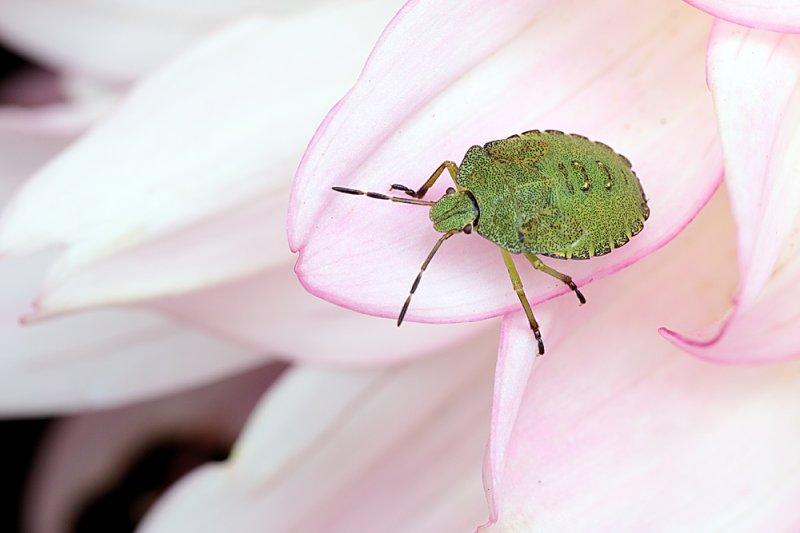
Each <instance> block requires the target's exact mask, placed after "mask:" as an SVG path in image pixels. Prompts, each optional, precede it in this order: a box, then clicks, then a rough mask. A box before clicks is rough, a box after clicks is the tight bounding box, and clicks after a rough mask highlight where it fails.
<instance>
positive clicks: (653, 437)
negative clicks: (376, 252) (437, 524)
mask: <svg viewBox="0 0 800 533" xmlns="http://www.w3.org/2000/svg"><path fill="white" fill-rule="evenodd" d="M725 211H726V206H725V202H724V197H723V196H721V195H720V196H719V197H718V198H717V199H716V201H715V202H712V203H711V204H709V206H708V208H707V209H706V210H704V211H703V213H701V215H700V217H698V219H697V221H696V222H695V223H693V224H692V225H691V226H690V227H689V228H688V229H687V231H686V232H684V233H683V234H682V235H681V236H680V238H679V239H677V240H676V242H675V243H673V244H671V245H670V246H669V247H667V248H665V249H664V250H663V252H662V253H659V254H656V255H654V256H653V257H651V258H648V259H647V260H646V261H642V262H641V263H639V264H637V265H636V266H635V267H634V268H631V269H630V270H629V271H626V272H625V273H621V274H619V275H617V276H614V277H613V279H611V278H610V279H608V280H606V281H604V282H602V283H599V284H597V285H596V286H595V293H596V299H595V300H594V302H595V303H596V304H597V305H594V306H592V308H591V309H586V310H582V311H581V312H580V313H578V312H575V311H572V310H571V309H570V307H571V306H570V305H568V304H569V303H570V302H568V301H563V302H562V301H553V302H548V303H547V304H545V306H544V307H546V308H549V310H550V311H551V312H552V314H553V315H555V316H558V317H559V321H558V323H557V324H554V326H553V327H554V328H558V329H559V330H560V331H562V332H568V335H563V336H561V337H560V338H558V339H556V340H554V341H552V342H551V343H550V344H551V355H550V356H546V357H543V358H539V359H537V360H536V361H535V363H534V371H533V373H532V374H531V376H532V377H531V379H530V381H529V382H528V383H527V388H526V392H525V397H524V399H523V402H522V407H521V409H520V412H519V415H518V418H517V422H516V425H515V427H514V430H513V433H512V437H511V440H510V443H509V447H508V449H507V451H506V455H505V475H504V478H503V486H502V487H501V489H502V490H501V491H500V495H501V497H502V506H501V512H500V519H499V522H498V524H497V526H495V527H494V528H492V530H494V529H496V530H498V531H509V532H510V531H514V532H516V531H530V530H532V529H536V530H537V531H563V530H575V531H652V530H670V531H673V530H674V531H718V530H724V531H791V530H792V529H793V528H794V527H795V526H796V525H797V523H798V520H800V514H799V513H798V509H797V506H796V502H797V498H798V495H800V481H798V479H800V478H798V477H797V476H796V475H795V473H796V472H797V471H798V470H800V458H798V455H797V453H796V450H797V445H798V442H800V408H799V407H798V405H800V397H799V394H800V393H799V392H798V387H797V383H798V380H799V379H800V365H798V364H796V363H792V364H783V365H773V366H769V367H759V368H741V367H729V366H722V365H709V364H707V363H705V362H702V361H698V360H696V359H693V358H687V357H684V356H682V355H681V353H680V352H679V351H678V350H676V349H675V348H674V347H672V346H671V345H669V344H667V343H664V342H663V341H662V340H661V339H660V338H659V336H658V335H657V333H656V328H657V325H658V323H659V322H660V321H661V320H663V319H664V317H665V316H672V315H677V317H676V318H675V319H676V320H679V321H682V322H687V323H691V322H696V321H702V320H704V319H707V317H708V316H713V315H714V313H717V312H719V310H720V309H721V308H724V306H725V305H726V299H727V294H728V292H727V290H726V287H728V286H729V285H730V284H732V283H734V282H735V279H734V278H735V272H734V271H733V269H730V268H726V265H727V263H728V262H729V261H730V260H731V258H732V256H733V253H734V250H733V247H732V245H731V244H730V243H731V242H732V237H733V227H732V223H731V220H730V218H729V216H726V213H725ZM698 257H702V258H703V260H702V261H697V260H696V259H697V258H698ZM689 262H692V270H691V275H690V276H687V275H686V272H687V271H686V265H687V264H688V263H689ZM696 296H703V300H702V303H695V302H694V300H693V299H694V297H696ZM586 307H587V308H588V306H586ZM508 320H509V321H510V323H509V324H507V325H506V327H505V328H504V330H503V331H504V332H505V335H506V336H507V338H506V339H505V340H504V342H503V345H504V346H505V347H506V348H507V351H506V353H505V354H503V357H504V358H505V359H506V360H515V359H517V358H521V357H522V356H523V354H512V353H510V350H516V349H522V350H523V351H525V352H526V353H529V350H531V347H530V346H529V342H528V341H527V340H526V339H525V338H524V337H525V336H529V335H530V334H529V333H528V332H527V331H526V328H525V319H524V316H523V315H521V314H520V313H517V314H515V315H512V316H510V317H509V318H508ZM520 337H523V338H521V339H520ZM508 385H509V386H511V387H514V388H516V387H518V383H517V381H516V380H513V379H511V380H509V381H508ZM495 394H497V392H495Z"/></svg>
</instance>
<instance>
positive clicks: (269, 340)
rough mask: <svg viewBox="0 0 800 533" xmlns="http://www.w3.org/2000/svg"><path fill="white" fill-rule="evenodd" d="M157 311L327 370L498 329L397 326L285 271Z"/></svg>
mask: <svg viewBox="0 0 800 533" xmlns="http://www.w3.org/2000/svg"><path fill="white" fill-rule="evenodd" d="M155 305H156V306H157V307H158V308H159V309H161V310H164V311H166V312H168V313H170V314H172V315H174V316H176V317H177V318H179V319H180V320H184V321H187V322H190V323H192V324H194V325H196V326H200V327H202V328H203V329H205V330H207V331H212V332H214V333H215V334H217V335H219V336H221V337H223V338H226V339H229V340H233V341H235V342H237V343H240V344H243V345H244V346H248V347H251V348H252V349H253V350H255V351H259V352H261V353H269V354H274V355H275V356H276V357H279V358H282V359H288V360H291V361H301V362H309V363H316V364H325V365H348V366H375V365H388V364H392V363H396V362H398V361H401V360H406V359H411V358H418V357H422V356H424V355H427V354H434V353H437V352H440V351H441V350H443V349H449V348H450V347H451V346H453V345H454V344H456V343H459V342H463V339H464V338H466V337H469V336H472V335H475V334H477V333H479V332H482V331H485V330H487V329H496V328H497V324H494V323H491V324H450V325H447V326H442V325H436V326H433V325H429V324H407V325H404V326H403V327H402V328H398V327H397V326H396V325H395V324H394V323H393V322H389V321H387V320H381V319H379V318H375V317H370V316H365V315H361V314H358V313H353V312H352V311H349V310H346V309H341V308H339V307H336V306H334V305H331V304H330V303H328V302H325V301H322V300H320V299H319V298H316V297H314V296H312V295H310V294H308V293H307V292H306V291H305V290H304V289H303V287H302V286H301V285H300V283H299V282H298V281H297V277H296V276H295V275H294V272H292V270H291V268H289V266H288V265H284V266H281V267H277V268H273V269H270V270H268V271H264V272H261V273H259V274H256V275H254V276H250V277H247V278H244V279H241V280H238V281H235V282H233V283H229V284H226V285H221V286H219V287H212V288H210V289H207V290H205V291H201V292H197V293H190V294H186V295H182V296H178V297H176V298H169V299H163V300H159V301H158V302H156V304H155Z"/></svg>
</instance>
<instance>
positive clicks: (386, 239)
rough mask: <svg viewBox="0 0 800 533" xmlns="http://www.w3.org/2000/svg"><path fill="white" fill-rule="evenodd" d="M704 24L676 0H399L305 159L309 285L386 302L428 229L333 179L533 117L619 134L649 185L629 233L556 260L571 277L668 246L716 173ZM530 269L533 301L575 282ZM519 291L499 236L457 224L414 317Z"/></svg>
mask: <svg viewBox="0 0 800 533" xmlns="http://www.w3.org/2000/svg"><path fill="white" fill-rule="evenodd" d="M476 13H480V16H476ZM709 23H710V21H708V20H707V18H706V17H704V16H703V15H701V14H699V13H698V12H697V11H696V10H692V9H691V8H689V7H686V6H683V7H682V6H680V4H677V5H676V3H674V2H668V1H663V2H662V1H659V2H655V3H654V2H647V3H642V2H632V1H619V0H618V1H610V2H595V3H591V4H587V5H585V6H584V5H581V7H580V8H578V7H575V6H573V5H572V4H570V3H564V2H546V1H540V2H534V3H531V2H521V1H520V2H513V1H512V2H505V3H503V4H502V5H496V4H494V3H493V4H492V5H491V7H489V3H487V2H480V1H477V0H474V1H470V2H432V1H431V2H426V1H420V2H413V3H409V4H407V5H406V7H405V8H404V9H403V10H401V12H400V13H399V14H398V15H397V17H396V18H395V19H394V20H393V21H392V23H391V24H390V25H389V27H388V28H387V30H386V32H385V33H384V35H383V36H382V38H381V40H380V41H379V43H378V45H377V47H376V48H375V50H374V52H373V54H372V56H371V57H370V61H369V62H368V64H367V66H366V67H365V70H364V72H363V73H362V76H361V78H360V80H359V82H358V83H357V84H356V85H355V87H354V88H353V89H352V90H351V91H350V92H349V93H348V95H347V96H346V97H345V98H344V99H343V100H342V102H341V103H340V104H339V105H338V106H337V107H336V108H334V110H333V111H332V112H331V113H330V114H329V115H328V117H327V118H326V120H325V122H324V123H323V124H322V126H320V129H319V130H318V132H317V134H316V136H315V138H314V140H313V141H312V144H311V146H310V148H309V150H308V151H307V153H306V155H305V157H304V161H303V163H302V164H301V167H300V169H299V171H298V175H297V178H296V180H295V185H294V189H293V196H292V200H291V201H290V212H289V238H290V244H291V245H292V248H293V249H294V250H296V251H299V252H300V257H299V260H298V264H297V266H296V270H297V272H298V275H299V277H300V279H301V281H302V282H303V284H304V286H305V287H306V288H307V289H308V290H309V291H310V292H312V293H314V294H316V295H318V296H320V297H322V298H325V299H327V300H329V301H332V302H335V303H337V304H339V305H342V306H345V307H349V308H353V309H357V310H359V311H362V312H365V313H369V314H373V315H378V316H384V317H395V316H396V315H397V305H398V303H400V302H402V301H403V300H404V299H405V297H406V294H407V292H408V290H409V287H410V285H411V282H412V281H413V279H414V276H415V275H416V273H417V271H418V270H419V267H420V265H421V263H422V261H423V259H424V258H425V256H426V254H427V253H428V251H429V250H430V248H431V247H432V245H433V243H434V241H435V238H436V234H435V232H434V231H432V229H431V226H430V222H429V220H428V216H427V210H426V209H424V208H420V207H417V206H398V205H393V204H389V203H386V202H376V201H374V200H368V199H365V198H354V197H350V196H344V195H340V194H337V193H334V192H332V191H331V190H330V187H331V186H333V185H340V186H349V187H355V188H359V189H365V190H374V191H378V192H384V193H385V192H388V187H389V184H391V183H398V182H399V183H404V184H406V185H409V186H412V187H416V186H418V185H420V184H421V183H422V182H423V181H424V180H425V179H426V178H427V177H428V176H429V175H430V173H431V172H432V170H433V169H435V168H436V167H437V166H438V165H439V163H441V161H442V160H444V159H453V160H455V161H460V160H461V157H462V155H463V154H464V152H465V151H466V149H467V148H468V147H469V146H470V145H472V144H478V143H484V142H486V141H490V140H492V139H498V138H503V137H506V136H508V135H510V134H514V133H519V132H522V131H525V130H529V129H533V128H539V129H549V128H554V129H559V130H564V131H568V132H578V133H581V134H584V135H586V136H588V137H590V138H592V139H595V140H600V141H603V142H605V143H607V144H609V145H611V146H613V147H615V148H616V149H617V150H618V151H620V152H621V153H623V154H625V155H627V156H628V157H629V158H630V159H631V160H632V161H633V166H634V168H635V169H636V171H637V173H638V175H639V176H640V178H641V179H642V183H643V185H644V190H645V192H646V193H647V196H648V197H649V199H650V206H651V209H652V216H651V218H650V220H649V221H648V222H647V224H646V225H645V229H644V231H643V232H642V234H641V235H640V236H637V237H636V238H634V239H633V240H632V241H631V243H630V244H628V245H626V246H625V247H624V248H622V249H620V250H618V251H615V252H614V253H612V254H610V255H609V256H607V257H602V258H597V259H593V260H592V261H588V262H575V263H574V264H572V263H570V264H564V266H563V269H564V270H566V271H567V272H568V273H569V274H571V275H572V276H573V277H574V278H575V279H576V281H577V282H578V284H579V285H580V284H586V283H587V282H589V281H591V280H592V279H597V278H600V277H603V276H605V275H607V274H609V273H611V272H614V271H616V270H619V269H620V268H622V267H623V266H625V265H627V264H630V263H632V262H634V261H636V260H637V259H639V258H640V257H642V256H644V255H646V254H648V253H650V252H652V251H653V250H655V249H656V248H658V247H660V246H662V245H663V244H664V243H665V242H667V241H668V240H669V239H670V238H672V237H673V236H674V235H675V234H676V233H677V232H678V231H680V230H681V229H682V228H683V227H684V226H685V225H686V224H687V223H688V221H689V220H691V218H692V217H693V216H694V215H695V214H696V213H697V211H698V210H699V209H700V208H701V207H702V205H703V204H704V203H705V202H706V200H707V198H708V197H709V195H710V194H711V193H712V191H713V190H714V189H715V187H716V186H717V184H718V182H719V180H720V177H721V171H720V165H721V158H720V155H719V152H718V146H717V141H716V128H715V125H714V123H713V122H714V121H713V111H712V106H711V102H710V100H709V97H708V94H707V89H706V87H705V80H704V76H703V72H704V70H703V53H704V50H705V42H706V34H707V31H708V25H709ZM565 57H568V58H569V61H565V60H564V58H565ZM447 181H448V178H444V179H442V181H441V183H439V184H438V185H437V186H436V188H435V190H434V191H432V196H433V197H437V196H438V195H440V194H441V193H442V192H443V190H444V188H445V187H447V186H448V184H447ZM561 265H562V264H561V263H560V264H559V265H558V266H561ZM522 270H523V271H524V274H523V278H524V281H525V285H526V288H527V292H528V295H529V297H530V299H531V300H532V303H537V302H541V301H544V300H546V299H548V298H551V297H553V296H555V295H557V294H561V293H563V292H565V291H566V290H567V289H566V287H564V286H563V285H562V284H560V283H559V282H557V281H555V280H553V279H551V278H548V277H547V276H543V275H541V274H539V273H533V272H532V269H531V268H530V267H529V266H528V265H526V266H524V267H522ZM587 297H589V298H591V289H589V290H588V294H587ZM518 305H519V304H518V302H517V299H516V296H515V295H514V292H513V291H512V290H511V284H510V283H509V281H508V278H507V275H506V273H505V269H504V268H503V263H502V260H501V258H500V254H499V252H498V251H497V248H496V246H494V245H492V244H490V243H489V242H488V241H485V240H484V239H481V238H480V237H479V236H473V237H471V238H468V237H460V238H454V239H452V240H451V241H449V242H448V243H446V245H445V246H444V247H443V248H442V251H441V252H440V253H439V254H438V255H437V257H436V258H435V259H434V260H433V263H432V264H431V266H430V268H428V270H427V271H426V274H425V277H424V279H423V281H422V284H421V286H420V289H419V290H418V291H417V293H416V295H415V297H414V301H413V303H412V305H411V308H410V311H409V314H408V317H409V318H410V319H412V320H417V321H423V322H453V321H464V320H477V319H481V318H485V317H488V316H494V315H498V314H500V313H503V312H506V311H509V310H511V309H516V308H517V306H518Z"/></svg>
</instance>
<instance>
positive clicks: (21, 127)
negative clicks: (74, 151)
mask: <svg viewBox="0 0 800 533" xmlns="http://www.w3.org/2000/svg"><path fill="white" fill-rule="evenodd" d="M103 107H104V106H103V105H102V104H99V103H98V105H76V104H75V103H73V102H63V103H54V104H50V105H45V106H40V107H31V108H27V107H20V106H12V105H0V205H2V204H5V202H6V201H7V200H8V198H9V197H10V196H11V193H12V191H14V190H15V189H16V188H17V187H19V185H20V184H21V183H22V182H23V180H25V179H26V178H28V177H29V176H30V175H32V174H33V173H34V172H35V171H37V170H39V168H41V167H42V166H43V165H44V164H45V163H46V162H47V161H48V160H49V159H50V158H52V157H53V156H55V155H56V154H57V153H58V152H60V151H61V150H62V149H64V148H65V147H66V146H67V145H68V144H69V143H70V142H72V140H74V139H75V138H76V137H77V136H78V135H80V134H81V133H82V132H83V131H85V130H86V129H87V128H88V127H89V126H90V125H91V124H92V122H93V121H94V120H96V119H97V117H98V116H99V115H100V114H101V113H102V109H103Z"/></svg>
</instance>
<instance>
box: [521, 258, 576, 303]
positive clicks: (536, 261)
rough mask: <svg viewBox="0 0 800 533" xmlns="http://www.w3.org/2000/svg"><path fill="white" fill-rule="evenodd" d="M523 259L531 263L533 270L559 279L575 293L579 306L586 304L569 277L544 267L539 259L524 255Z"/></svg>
mask: <svg viewBox="0 0 800 533" xmlns="http://www.w3.org/2000/svg"><path fill="white" fill-rule="evenodd" d="M525 257H527V258H528V261H530V262H531V264H532V265H533V268H535V269H536V270H541V271H542V272H544V273H545V274H548V275H550V276H553V277H554V278H556V279H560V280H561V281H562V282H564V283H565V284H566V285H567V286H568V287H569V288H570V289H572V290H573V291H575V295H576V296H577V297H578V300H579V301H580V302H581V304H585V303H586V298H584V297H583V294H581V291H579V290H578V286H577V285H575V282H574V281H572V278H571V277H569V276H567V275H566V274H562V273H561V272H559V271H558V270H555V269H552V268H550V267H549V266H547V265H545V264H544V263H543V262H542V260H541V259H539V258H538V257H536V256H535V255H533V254H525Z"/></svg>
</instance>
